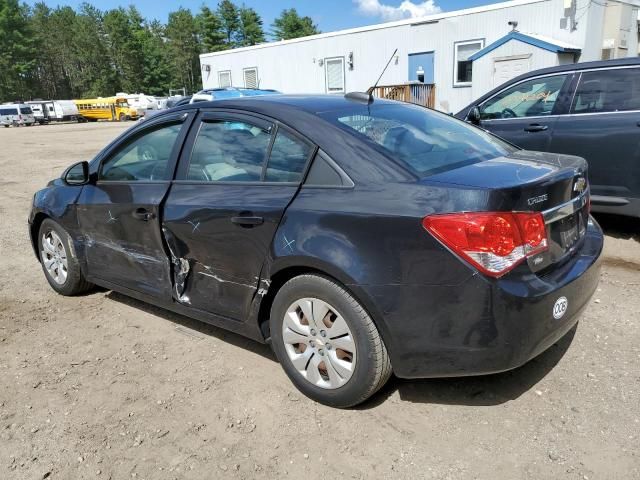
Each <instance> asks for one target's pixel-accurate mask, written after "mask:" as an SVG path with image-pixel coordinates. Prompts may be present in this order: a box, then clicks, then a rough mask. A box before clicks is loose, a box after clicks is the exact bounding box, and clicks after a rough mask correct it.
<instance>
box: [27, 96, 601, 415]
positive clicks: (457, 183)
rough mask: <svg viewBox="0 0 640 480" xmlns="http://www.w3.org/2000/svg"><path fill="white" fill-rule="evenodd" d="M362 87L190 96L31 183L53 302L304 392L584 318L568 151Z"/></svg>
mask: <svg viewBox="0 0 640 480" xmlns="http://www.w3.org/2000/svg"><path fill="white" fill-rule="evenodd" d="M363 98H366V96H364V95H361V96H355V99H354V97H349V96H348V97H346V98H343V97H337V96H272V97H254V98H239V99H233V100H221V101H216V102H203V103H198V104H194V105H187V106H185V107H180V108H178V109H173V110H170V111H167V112H165V113H162V114H160V115H157V116H154V117H152V118H151V119H149V120H148V121H146V122H143V123H141V124H139V125H136V126H135V127H133V128H131V129H130V130H128V131H126V132H125V133H124V134H122V135H121V136H120V137H119V138H117V139H116V140H115V141H114V142H112V143H111V144H110V145H108V146H107V147H106V148H105V149H104V150H103V151H102V152H101V153H99V154H98V155H97V157H96V158H94V159H93V160H92V161H91V162H80V163H78V164H75V165H73V166H71V167H70V168H69V169H68V170H67V171H66V172H65V173H64V174H63V176H62V178H60V179H57V180H54V181H52V182H51V183H49V185H48V186H47V187H46V188H45V189H43V190H41V191H39V192H37V193H36V194H35V198H34V201H33V208H32V211H31V215H30V217H29V230H30V232H31V240H32V243H33V248H34V250H35V252H36V255H37V257H38V259H39V260H40V262H41V263H42V268H43V270H44V273H45V276H46V278H47V280H48V281H49V283H50V284H51V286H52V287H53V288H54V289H55V290H56V291H57V292H59V293H61V294H63V295H74V294H78V293H80V292H83V291H86V290H87V289H89V288H91V286H92V285H94V284H95V285H100V286H103V287H106V288H109V289H113V290H117V291H119V292H122V293H125V294H127V295H130V296H132V297H135V298H138V299H141V300H144V301H147V302H150V303H153V304H156V305H160V306H162V307H165V308H167V309H170V310H173V311H175V312H179V313H182V314H185V315H188V316H190V317H193V318H196V319H199V320H202V321H205V322H209V323H212V324H214V325H217V326H220V327H223V328H226V329H229V330H232V331H234V332H237V333H239V334H242V335H245V336H247V337H250V338H253V339H255V340H257V341H261V342H270V343H271V345H272V346H273V349H274V351H275V353H276V355H277V357H278V359H279V360H280V362H281V364H282V366H283V368H284V370H285V372H286V373H287V375H288V376H289V377H290V379H291V380H292V381H293V383H294V384H295V385H296V386H297V387H298V388H299V389H300V390H301V391H302V392H303V393H305V394H306V395H308V396H309V397H311V398H313V399H315V400H317V401H319V402H322V403H325V404H328V405H332V406H336V407H348V406H352V405H355V404H358V403H360V402H362V401H364V400H365V399H366V398H368V397H369V396H370V395H372V394H373V393H375V392H376V391H377V390H378V389H379V388H380V387H381V386H382V385H384V383H385V382H386V381H387V379H388V378H389V376H390V375H391V373H392V372H394V373H395V375H397V376H398V377H402V378H415V377H440V376H460V375H477V374H486V373H492V372H499V371H503V370H507V369H511V368H515V367H517V366H519V365H522V364H523V363H525V362H527V361H528V360H529V359H531V358H532V357H534V356H536V355H538V354H539V353H541V352H542V351H544V350H545V349H546V348H548V347H549V346H550V345H552V344H553V343H554V342H556V341H557V340H559V339H560V338H561V337H562V336H563V335H564V334H565V333H566V332H567V331H569V330H570V329H571V328H572V327H573V326H574V325H575V324H576V322H577V321H578V318H579V314H580V312H581V310H582V309H583V308H584V307H585V306H586V305H587V302H588V300H589V298H590V297H591V295H592V294H593V292H594V291H595V289H596V286H597V284H598V277H599V269H600V268H599V263H598V258H599V255H600V252H601V250H602V245H603V235H602V232H601V230H600V228H599V227H598V225H597V224H596V223H595V222H594V220H593V219H592V218H591V217H590V215H589V187H588V183H587V180H586V179H587V166H586V163H585V161H584V160H583V159H581V158H579V157H573V156H566V155H554V154H547V153H536V152H529V151H524V150H518V149H517V148H515V147H513V146H511V145H509V144H507V143H504V142H503V141H501V140H499V139H497V138H496V137H493V136H491V135H490V134H488V133H485V132H483V131H482V130H480V129H478V128H476V127H473V126H471V125H468V124H466V123H465V122H462V121H459V120H457V119H455V118H452V117H449V116H446V115H443V114H440V113H437V112H435V111H432V110H428V109H425V108H422V107H418V106H412V105H407V104H401V103H396V102H391V101H384V100H378V99H376V100H375V101H370V99H366V100H363Z"/></svg>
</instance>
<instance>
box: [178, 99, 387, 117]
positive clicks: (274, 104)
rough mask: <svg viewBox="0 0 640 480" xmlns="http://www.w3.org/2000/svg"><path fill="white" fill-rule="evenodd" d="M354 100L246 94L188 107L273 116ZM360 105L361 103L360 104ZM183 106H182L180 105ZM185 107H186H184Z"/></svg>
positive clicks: (314, 111)
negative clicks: (287, 111)
mask: <svg viewBox="0 0 640 480" xmlns="http://www.w3.org/2000/svg"><path fill="white" fill-rule="evenodd" d="M374 103H375V104H376V105H380V104H393V103H397V102H393V101H390V100H384V99H380V98H376V99H375V100H374ZM357 105H358V103H357V102H356V101H354V100H349V99H346V98H345V97H344V96H343V95H329V94H325V95H264V96H247V97H237V98H230V99H220V100H212V101H204V102H197V103H194V104H191V105H189V107H190V108H230V109H238V110H253V111H256V112H259V113H263V114H265V115H271V116H274V117H275V118H278V117H279V116H281V114H282V111H283V110H298V111H300V110H301V111H304V112H307V113H311V114H318V113H321V112H326V111H331V110H340V109H343V108H348V107H354V106H357ZM360 105H362V104H360ZM180 108H183V107H180ZM185 108H186V107H185Z"/></svg>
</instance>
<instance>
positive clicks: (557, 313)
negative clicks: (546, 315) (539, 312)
mask: <svg viewBox="0 0 640 480" xmlns="http://www.w3.org/2000/svg"><path fill="white" fill-rule="evenodd" d="M568 307H569V300H567V297H560V298H559V299H558V300H556V303H555V305H554V306H553V318H555V319H556V320H560V319H561V318H562V317H564V314H565V313H566V311H567V308H568Z"/></svg>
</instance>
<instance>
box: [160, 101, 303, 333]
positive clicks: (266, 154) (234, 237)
mask: <svg viewBox="0 0 640 480" xmlns="http://www.w3.org/2000/svg"><path fill="white" fill-rule="evenodd" d="M197 122H198V125H194V128H193V129H192V130H191V133H190V134H189V139H188V140H187V143H186V146H185V148H184V150H183V152H182V156H181V158H180V164H179V167H178V173H177V175H176V180H175V181H174V182H173V185H172V187H171V191H170V192H169V196H168V198H167V201H166V205H165V208H164V217H163V231H164V232H165V237H166V239H167V243H168V245H169V248H170V250H171V254H172V258H173V262H174V273H175V278H174V286H175V289H174V298H176V299H177V300H178V301H180V302H181V303H183V304H187V305H190V306H191V307H193V308H197V309H199V310H204V311H207V312H211V313H215V314H218V315H222V316H225V317H228V318H232V319H236V320H240V321H243V320H244V319H245V318H246V314H247V311H248V308H249V307H250V305H251V302H252V299H253V298H254V296H255V295H256V294H257V293H260V292H259V289H260V288H265V289H266V287H267V285H262V286H261V285H260V273H261V269H262V266H263V263H264V260H265V256H266V255H267V253H268V250H269V247H270V245H271V242H272V240H273V237H274V234H275V232H276V229H277V228H278V225H279V224H280V220H281V218H282V216H283V213H284V211H285V209H286V207H287V206H288V205H289V203H290V202H291V200H292V199H293V197H294V196H295V194H296V193H297V191H298V188H299V184H300V181H301V179H302V176H303V173H304V170H305V168H306V166H307V163H308V161H309V158H310V157H311V155H312V153H313V151H314V146H313V145H311V144H310V143H308V142H307V141H306V140H304V139H302V138H300V137H299V136H297V135H296V134H295V133H293V132H292V131H290V130H288V129H287V128H286V127H284V126H282V125H279V124H277V123H276V122H271V121H269V120H265V119H263V118H258V117H255V116H249V115H244V114H232V113H224V112H205V113H202V114H201V116H200V118H199V119H198V120H197Z"/></svg>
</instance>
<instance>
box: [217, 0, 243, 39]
mask: <svg viewBox="0 0 640 480" xmlns="http://www.w3.org/2000/svg"><path fill="white" fill-rule="evenodd" d="M218 15H219V16H220V19H221V20H222V29H223V31H224V33H225V35H226V36H227V45H229V47H230V48H231V47H232V46H233V37H234V35H235V34H236V32H237V31H238V28H239V27H240V18H239V13H238V7H236V6H235V4H234V3H233V2H232V1H231V0H222V1H221V2H220V3H219V4H218Z"/></svg>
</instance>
